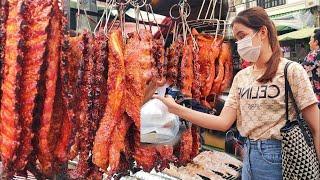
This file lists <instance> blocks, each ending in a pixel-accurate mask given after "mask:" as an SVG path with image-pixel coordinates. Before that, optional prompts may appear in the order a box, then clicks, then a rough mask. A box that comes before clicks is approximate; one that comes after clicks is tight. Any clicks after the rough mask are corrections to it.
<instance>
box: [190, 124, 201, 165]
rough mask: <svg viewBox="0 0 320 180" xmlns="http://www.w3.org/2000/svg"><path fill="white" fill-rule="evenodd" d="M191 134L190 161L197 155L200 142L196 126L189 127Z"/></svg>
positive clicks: (198, 130)
mask: <svg viewBox="0 0 320 180" xmlns="http://www.w3.org/2000/svg"><path fill="white" fill-rule="evenodd" d="M191 133H192V151H191V155H190V156H191V159H193V158H194V157H196V156H197V155H198V154H199V151H200V147H201V142H200V129H199V127H198V126H197V125H194V124H192V127H191Z"/></svg>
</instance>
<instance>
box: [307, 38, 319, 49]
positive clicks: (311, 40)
mask: <svg viewBox="0 0 320 180" xmlns="http://www.w3.org/2000/svg"><path fill="white" fill-rule="evenodd" d="M309 45H310V49H311V50H315V49H316V48H317V46H318V41H316V40H315V39H314V38H313V36H311V37H310V42H309Z"/></svg>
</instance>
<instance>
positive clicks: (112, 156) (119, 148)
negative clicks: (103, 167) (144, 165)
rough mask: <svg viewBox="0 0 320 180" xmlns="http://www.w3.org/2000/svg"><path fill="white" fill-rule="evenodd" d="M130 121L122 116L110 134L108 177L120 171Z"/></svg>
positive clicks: (125, 116)
mask: <svg viewBox="0 0 320 180" xmlns="http://www.w3.org/2000/svg"><path fill="white" fill-rule="evenodd" d="M131 123H132V121H130V119H129V117H128V116H127V115H126V114H124V115H122V116H121V117H120V122H119V124H118V125H117V126H116V127H115V129H114V131H113V133H112V138H111V139H112V143H111V146H110V149H109V164H110V170H109V172H108V174H109V175H113V174H115V173H117V172H118V171H120V170H121V156H122V153H123V152H124V151H125V148H126V147H125V137H126V135H127V132H128V129H129V127H130V126H131Z"/></svg>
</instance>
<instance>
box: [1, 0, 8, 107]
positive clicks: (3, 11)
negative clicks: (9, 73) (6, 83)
mask: <svg viewBox="0 0 320 180" xmlns="http://www.w3.org/2000/svg"><path fill="white" fill-rule="evenodd" d="M7 17H8V2H7V1H6V0H3V1H0V101H1V97H2V90H1V85H2V76H3V72H2V68H3V63H4V51H5V43H6V21H7ZM0 108H1V106H0ZM0 110H1V109H0Z"/></svg>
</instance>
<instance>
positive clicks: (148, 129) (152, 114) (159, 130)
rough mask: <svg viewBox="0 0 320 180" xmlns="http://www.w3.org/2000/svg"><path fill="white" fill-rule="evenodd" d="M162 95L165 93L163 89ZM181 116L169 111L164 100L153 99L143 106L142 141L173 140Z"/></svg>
mask: <svg viewBox="0 0 320 180" xmlns="http://www.w3.org/2000/svg"><path fill="white" fill-rule="evenodd" d="M161 95H164V93H163V90H162V93H161ZM179 126H180V121H179V117H178V116H176V115H174V114H171V113H169V111H168V108H167V106H166V105H165V104H163V103H162V101H160V100H158V99H152V100H150V101H148V102H147V103H145V104H144V105H143V106H142V108H141V129H140V130H141V142H143V143H153V144H157V143H167V142H170V141H172V140H173V139H174V138H175V137H176V135H177V133H178V131H179Z"/></svg>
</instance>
